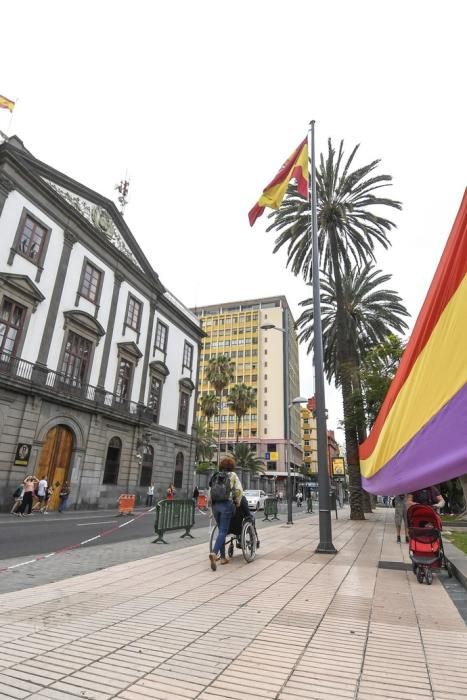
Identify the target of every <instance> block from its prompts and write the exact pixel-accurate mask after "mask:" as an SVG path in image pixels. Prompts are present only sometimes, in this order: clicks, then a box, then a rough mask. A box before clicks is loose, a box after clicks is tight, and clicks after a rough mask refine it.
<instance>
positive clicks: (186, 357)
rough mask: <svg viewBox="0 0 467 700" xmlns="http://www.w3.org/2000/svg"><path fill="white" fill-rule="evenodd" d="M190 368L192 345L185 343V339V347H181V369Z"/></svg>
mask: <svg viewBox="0 0 467 700" xmlns="http://www.w3.org/2000/svg"><path fill="white" fill-rule="evenodd" d="M185 367H186V368H187V369H190V370H191V369H192V368H193V345H190V343H187V341H186V340H185V347H184V348H183V365H182V369H185Z"/></svg>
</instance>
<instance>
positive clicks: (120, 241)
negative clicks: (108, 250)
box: [42, 178, 142, 270]
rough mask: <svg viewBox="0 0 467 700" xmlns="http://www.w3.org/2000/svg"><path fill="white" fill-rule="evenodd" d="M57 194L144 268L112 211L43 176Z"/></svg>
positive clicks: (139, 266) (138, 265)
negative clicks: (113, 216)
mask: <svg viewBox="0 0 467 700" xmlns="http://www.w3.org/2000/svg"><path fill="white" fill-rule="evenodd" d="M42 179H43V180H44V182H46V183H47V185H49V187H51V188H52V189H53V190H54V191H55V192H57V194H59V195H60V197H62V198H63V199H64V200H65V201H66V202H67V203H68V204H69V205H70V206H72V207H73V208H74V209H76V211H77V212H79V213H80V214H81V216H82V217H83V218H85V219H86V221H88V222H89V223H90V224H91V225H92V226H93V227H94V229H95V230H96V231H98V232H99V233H100V234H101V235H104V236H105V237H106V238H107V240H108V241H109V242H110V243H111V244H112V245H113V246H114V247H115V248H117V250H119V251H120V252H121V253H123V255H125V256H126V257H127V258H129V259H130V260H131V262H132V263H133V264H134V265H136V266H137V267H138V268H139V269H140V270H142V267H141V265H140V264H139V262H138V260H137V259H136V256H135V255H134V254H133V252H132V250H131V248H130V246H129V245H128V243H127V242H126V240H125V236H124V234H123V233H122V232H121V231H120V230H119V229H118V227H117V225H116V224H115V221H114V220H113V218H112V215H111V213H110V212H109V211H108V210H107V209H106V208H105V207H103V206H102V204H99V203H97V202H91V201H90V200H89V199H85V198H84V197H81V196H80V195H78V194H76V193H75V192H72V191H71V190H67V189H65V188H64V187H61V186H60V185H57V183H56V182H53V181H52V180H48V179H46V178H42Z"/></svg>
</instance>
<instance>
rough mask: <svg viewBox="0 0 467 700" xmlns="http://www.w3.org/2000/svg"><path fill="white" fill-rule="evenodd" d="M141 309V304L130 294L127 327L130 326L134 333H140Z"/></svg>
mask: <svg viewBox="0 0 467 700" xmlns="http://www.w3.org/2000/svg"><path fill="white" fill-rule="evenodd" d="M141 307H142V304H141V302H140V301H138V299H135V297H133V296H131V294H129V295H128V303H127V307H126V317H125V326H128V328H131V329H132V330H133V331H139V329H140V325H141Z"/></svg>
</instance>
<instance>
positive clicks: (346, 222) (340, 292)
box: [268, 139, 401, 520]
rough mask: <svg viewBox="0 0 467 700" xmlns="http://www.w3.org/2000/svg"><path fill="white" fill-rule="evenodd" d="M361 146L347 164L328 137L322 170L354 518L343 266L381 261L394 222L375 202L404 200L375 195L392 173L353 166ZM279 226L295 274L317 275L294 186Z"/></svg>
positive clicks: (354, 454)
mask: <svg viewBox="0 0 467 700" xmlns="http://www.w3.org/2000/svg"><path fill="white" fill-rule="evenodd" d="M357 150H358V146H356V147H355V148H354V149H353V150H352V152H351V154H350V156H349V158H348V159H347V161H346V162H345V164H344V144H343V141H341V142H340V146H339V150H338V152H337V154H336V151H335V149H334V148H333V146H332V143H331V140H330V139H329V140H328V153H327V157H326V159H325V158H324V156H323V155H322V154H321V157H320V164H319V168H318V172H317V198H318V202H317V205H318V243H319V251H320V257H321V266H322V268H323V270H324V271H325V272H326V273H328V274H329V276H330V277H331V278H332V279H333V282H334V285H335V294H336V335H335V345H336V349H335V355H336V369H337V377H338V383H339V385H340V386H341V389H342V398H343V408H344V422H345V438H346V452H347V464H348V470H349V481H350V490H351V516H350V517H351V518H352V519H354V520H361V519H363V518H364V515H363V509H362V500H361V478H360V465H359V460H358V436H357V434H356V431H353V430H351V429H350V428H349V427H348V426H349V420H348V418H349V417H350V416H351V413H352V393H353V390H352V382H351V377H350V376H349V367H350V363H349V360H350V357H349V343H350V337H349V328H348V325H347V314H346V312H345V302H344V289H343V282H342V272H341V271H342V270H343V269H347V268H349V267H351V266H352V265H354V264H359V263H367V262H372V261H374V260H375V254H374V248H375V244H376V243H379V244H381V245H382V246H383V247H384V248H387V247H388V246H389V245H390V241H389V239H388V233H389V232H390V231H391V229H392V228H393V227H394V223H393V222H392V221H390V220H389V219H386V218H384V217H382V216H380V215H378V214H376V213H375V211H374V210H373V207H383V206H388V207H392V208H395V209H401V204H400V202H397V201H395V200H393V199H388V198H386V197H381V196H378V195H376V194H375V191H376V190H379V189H381V188H383V187H386V186H387V185H389V184H390V182H391V179H392V178H391V177H390V176H389V175H377V174H375V173H374V170H375V169H376V167H377V166H378V164H379V160H374V161H372V162H371V163H369V164H368V165H365V166H362V167H360V168H356V169H354V170H351V167H352V163H353V160H354V157H355V155H356V153H357ZM270 216H271V217H272V219H273V223H272V224H271V226H269V228H268V230H276V231H277V232H279V236H278V238H277V239H276V241H275V248H274V252H277V251H278V250H279V249H280V248H282V246H284V245H287V254H288V258H287V266H289V265H290V266H291V268H292V271H293V272H294V274H296V275H298V274H302V275H303V277H304V278H305V280H306V281H307V282H309V281H310V280H311V270H312V264H311V262H312V260H311V256H312V246H311V230H310V216H309V205H308V202H306V201H305V200H303V199H302V198H301V197H299V195H298V194H297V188H296V186H295V185H292V186H291V187H290V188H289V194H288V196H287V198H286V199H285V202H283V204H282V206H281V208H280V209H278V210H277V212H273V213H272V214H271V215H270Z"/></svg>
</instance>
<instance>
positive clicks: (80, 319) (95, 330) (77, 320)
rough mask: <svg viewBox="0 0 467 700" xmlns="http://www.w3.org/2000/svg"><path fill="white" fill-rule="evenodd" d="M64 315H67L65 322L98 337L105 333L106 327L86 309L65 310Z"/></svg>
mask: <svg viewBox="0 0 467 700" xmlns="http://www.w3.org/2000/svg"><path fill="white" fill-rule="evenodd" d="M63 315H64V316H65V323H68V324H70V323H72V324H73V325H74V326H76V327H77V328H79V329H81V330H83V331H86V332H87V333H88V334H89V333H91V334H92V335H95V336H96V337H97V338H102V336H103V335H105V328H104V327H103V326H102V325H101V324H100V323H99V321H98V320H97V319H95V318H94V316H91V314H88V313H87V312H86V311H75V310H72V311H64V312H63Z"/></svg>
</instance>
